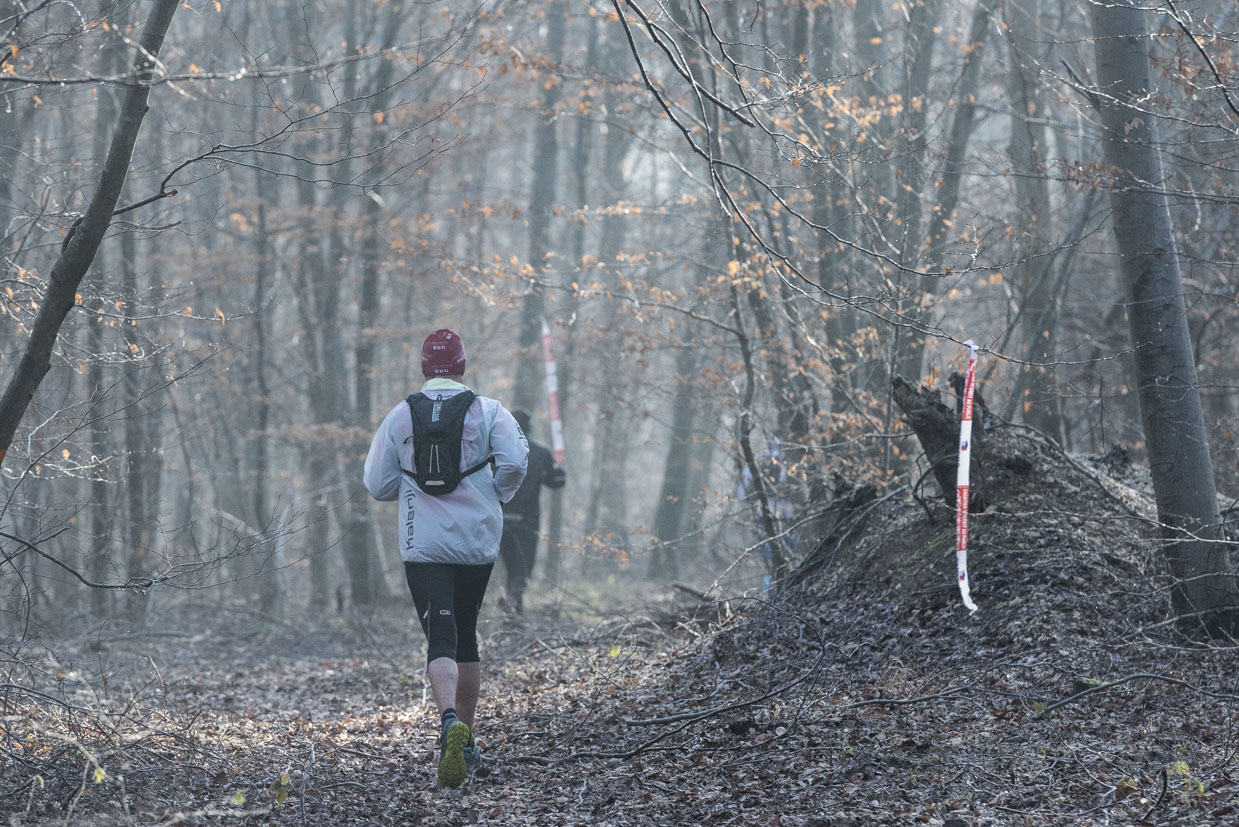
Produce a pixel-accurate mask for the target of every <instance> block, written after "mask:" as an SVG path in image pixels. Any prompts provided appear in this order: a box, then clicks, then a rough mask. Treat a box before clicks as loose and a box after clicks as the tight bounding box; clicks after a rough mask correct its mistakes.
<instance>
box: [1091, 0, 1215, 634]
mask: <svg viewBox="0 0 1239 827" xmlns="http://www.w3.org/2000/svg"><path fill="white" fill-rule="evenodd" d="M1089 8H1090V12H1091V14H1092V21H1093V36H1094V43H1095V49H1096V58H1097V78H1098V84H1099V90H1098V101H1099V107H1100V110H1101V122H1102V126H1103V127H1104V129H1105V133H1104V135H1103V146H1104V150H1105V159H1106V162H1107V163H1108V164H1110V165H1111V166H1113V167H1114V168H1115V169H1116V171H1117V172H1118V173H1119V175H1120V176H1121V177H1120V179H1119V181H1118V182H1117V183H1116V186H1115V188H1114V189H1113V190H1111V193H1110V203H1111V206H1112V207H1113V210H1114V214H1113V218H1112V222H1113V225H1114V238H1115V241H1116V243H1117V246H1118V252H1119V264H1120V269H1121V271H1122V274H1123V280H1124V281H1125V282H1126V285H1127V292H1128V301H1129V302H1130V303H1129V305H1128V308H1127V317H1128V327H1129V329H1130V333H1131V343H1132V348H1133V350H1134V353H1135V365H1136V379H1137V385H1138V394H1139V399H1140V416H1141V419H1142V421H1143V424H1144V435H1145V442H1146V444H1147V446H1148V453H1149V466H1150V469H1151V471H1152V476H1153V492H1154V496H1155V499H1156V501H1157V514H1158V519H1159V521H1160V523H1161V526H1162V537H1163V540H1164V551H1165V554H1166V559H1167V562H1168V563H1169V565H1170V570H1171V572H1172V573H1173V574H1174V575H1175V577H1176V578H1177V579H1178V582H1177V583H1176V585H1175V588H1174V589H1173V591H1172V593H1171V597H1172V601H1173V605H1174V610H1175V612H1176V613H1177V614H1178V615H1179V616H1181V617H1185V618H1187V622H1188V624H1189V625H1191V624H1195V623H1203V624H1204V625H1205V628H1206V629H1208V630H1210V631H1212V630H1214V629H1216V628H1219V627H1220V628H1225V629H1228V630H1230V631H1231V632H1232V633H1233V631H1234V629H1235V627H1236V623H1235V607H1236V606H1237V605H1239V589H1237V588H1236V582H1235V578H1234V572H1233V568H1232V565H1231V563H1230V557H1229V547H1228V544H1226V543H1225V542H1224V541H1223V538H1222V537H1221V534H1220V522H1221V519H1220V516H1219V513H1218V504H1217V492H1216V489H1215V486H1214V481H1213V465H1212V461H1211V458H1210V455H1209V443H1208V440H1207V436H1206V433H1205V423H1204V416H1203V413H1202V411H1201V404H1200V390H1199V387H1198V385H1197V379H1196V369H1195V363H1194V360H1193V358H1192V347H1191V341H1190V338H1189V334H1188V328H1187V313H1186V311H1185V308H1184V303H1183V286H1182V280H1181V278H1180V274H1179V261H1178V254H1177V251H1176V249H1175V239H1174V232H1173V227H1172V226H1171V222H1170V211H1169V209H1168V206H1167V203H1166V197H1165V195H1164V194H1162V193H1161V192H1159V191H1158V188H1159V187H1161V185H1162V181H1163V180H1164V176H1163V172H1162V165H1161V158H1160V156H1159V155H1158V149H1157V141H1158V138H1157V133H1156V128H1155V124H1154V122H1153V120H1152V118H1151V117H1150V115H1149V114H1148V112H1147V111H1145V109H1144V107H1143V105H1142V104H1143V102H1144V101H1145V100H1147V98H1148V96H1149V95H1150V94H1152V93H1153V92H1154V91H1155V90H1154V89H1153V83H1152V78H1151V69H1150V61H1149V53H1148V49H1149V46H1148V37H1147V33H1146V30H1145V15H1146V14H1148V12H1147V11H1145V10H1143V9H1140V8H1137V7H1136V6H1135V5H1133V3H1132V0H1113V2H1108V3H1094V4H1091V5H1090V6H1089ZM1198 613H1199V614H1198Z"/></svg>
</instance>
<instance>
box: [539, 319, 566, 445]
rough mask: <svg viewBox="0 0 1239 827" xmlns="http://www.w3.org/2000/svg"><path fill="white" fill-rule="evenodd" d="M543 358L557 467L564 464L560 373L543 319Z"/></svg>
mask: <svg viewBox="0 0 1239 827" xmlns="http://www.w3.org/2000/svg"><path fill="white" fill-rule="evenodd" d="M542 359H543V361H544V362H545V363H546V392H547V396H548V397H549V399H548V402H549V404H550V409H551V453H552V454H554V455H555V467H556V468H562V467H563V465H564V421H563V420H562V419H561V418H560V416H559V373H558V370H557V369H556V367H555V351H554V350H553V349H552V348H551V328H550V327H549V326H548V325H547V323H546V318H545V317H543V319H542Z"/></svg>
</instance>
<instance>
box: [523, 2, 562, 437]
mask: <svg viewBox="0 0 1239 827" xmlns="http://www.w3.org/2000/svg"><path fill="white" fill-rule="evenodd" d="M567 16H568V4H567V2H566V0H564V2H556V3H553V4H551V5H550V6H549V7H548V9H547V35H546V51H547V55H548V57H549V58H550V63H551V66H552V67H553V68H554V70H555V71H558V69H559V66H560V65H561V64H562V63H563V59H564V28H565V19H566V18H567ZM547 81H548V82H546V83H544V84H543V87H542V102H541V107H540V112H539V121H538V127H537V129H535V130H534V139H533V151H534V160H533V191H532V193H531V195H530V198H529V264H530V266H531V267H533V269H534V272H535V273H541V272H543V269H544V268H545V266H546V256H547V254H548V253H549V252H550V250H551V208H552V206H553V204H554V202H555V193H556V191H557V189H558V183H557V178H558V172H557V170H558V167H559V138H558V133H557V131H556V130H557V120H556V117H555V116H556V110H557V109H558V108H559V100H560V97H561V95H562V92H561V89H560V84H559V83H558V79H557V78H548V79H547ZM544 310H545V300H544V299H543V296H542V292H541V291H540V290H537V289H534V290H530V291H529V292H528V293H526V294H525V298H524V300H523V301H522V303H521V329H520V338H519V340H518V344H519V345H520V361H519V363H518V364H517V367H516V386H515V387H514V388H513V389H512V399H513V404H514V405H515V407H517V408H524V409H525V410H527V411H530V412H533V411H536V410H538V409H539V406H538V401H539V399H540V397H541V395H542V394H541V391H542V360H541V351H540V350H539V348H538V345H539V343H540V342H541V341H542V316H543V313H544Z"/></svg>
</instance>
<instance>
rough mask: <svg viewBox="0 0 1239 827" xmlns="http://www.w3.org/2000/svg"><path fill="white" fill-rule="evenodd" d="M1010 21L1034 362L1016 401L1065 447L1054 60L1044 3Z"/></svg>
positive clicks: (1026, 345) (1024, 368)
mask: <svg viewBox="0 0 1239 827" xmlns="http://www.w3.org/2000/svg"><path fill="white" fill-rule="evenodd" d="M1004 8H1005V15H1004V19H1005V22H1006V24H1007V26H1006V31H1007V37H1008V44H1009V46H1010V50H1009V51H1010V55H1011V68H1010V70H1009V74H1008V76H1007V90H1008V96H1009V97H1010V99H1011V101H1012V104H1013V106H1012V112H1011V138H1010V142H1009V143H1008V146H1007V153H1008V155H1009V156H1010V159H1011V164H1012V167H1013V168H1014V169H1015V170H1017V174H1016V175H1015V176H1014V186H1015V208H1016V210H1017V213H1016V223H1015V226H1016V227H1019V228H1020V232H1019V235H1018V236H1017V241H1016V245H1017V246H1016V248H1015V250H1014V252H1015V257H1016V262H1017V263H1016V266H1015V283H1016V285H1018V288H1019V290H1020V291H1021V294H1022V295H1021V302H1020V310H1019V321H1020V336H1021V339H1022V340H1023V341H1022V342H1021V353H1022V354H1023V356H1024V358H1025V359H1026V360H1027V361H1028V362H1029V363H1030V364H1026V365H1021V366H1020V373H1019V376H1018V377H1017V379H1016V384H1015V391H1014V393H1012V398H1011V402H1012V404H1014V405H1021V406H1022V407H1023V411H1022V412H1021V413H1022V414H1023V418H1024V421H1025V422H1027V423H1028V424H1030V425H1033V426H1035V427H1036V428H1039V429H1040V430H1042V431H1044V432H1045V433H1047V434H1049V435H1050V436H1051V437H1053V438H1054V439H1055V440H1056V441H1057V442H1058V443H1059V444H1063V443H1064V442H1066V437H1065V434H1064V432H1063V421H1062V410H1061V402H1060V399H1059V395H1058V383H1057V382H1056V381H1055V378H1054V372H1053V370H1051V369H1050V368H1048V367H1046V366H1045V365H1044V362H1045V361H1046V360H1047V359H1050V358H1052V356H1051V354H1053V352H1054V349H1055V344H1056V341H1057V335H1056V334H1057V331H1058V324H1057V321H1058V314H1057V312H1055V311H1056V307H1055V303H1056V302H1057V300H1058V296H1057V295H1056V293H1055V291H1054V290H1053V281H1054V278H1053V277H1054V268H1053V266H1052V265H1053V257H1051V256H1048V255H1046V247H1047V243H1048V242H1047V239H1048V238H1049V235H1050V233H1051V231H1052V229H1053V227H1052V221H1051V214H1052V213H1051V210H1050V189H1049V185H1048V183H1047V181H1046V177H1045V154H1046V152H1047V151H1048V149H1049V147H1048V146H1047V143H1048V139H1049V131H1048V130H1047V129H1046V120H1047V118H1048V115H1049V107H1048V105H1047V104H1046V101H1045V95H1044V94H1043V92H1042V90H1041V88H1040V85H1039V81H1038V77H1039V76H1040V74H1041V72H1042V67H1043V66H1044V65H1045V63H1046V62H1047V61H1048V60H1049V45H1050V44H1049V43H1048V42H1047V41H1046V40H1045V37H1044V33H1045V32H1046V31H1051V30H1054V29H1055V28H1056V27H1054V26H1052V25H1047V22H1046V15H1045V9H1044V8H1042V7H1041V5H1040V3H1039V2H1038V0H1017V1H1016V2H1009V3H1007V4H1006V5H1005V7H1004Z"/></svg>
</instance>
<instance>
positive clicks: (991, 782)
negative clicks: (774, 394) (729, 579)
mask: <svg viewBox="0 0 1239 827" xmlns="http://www.w3.org/2000/svg"><path fill="white" fill-rule="evenodd" d="M1000 448H1001V451H1000V452H999V453H1000V454H1001V455H1004V456H1009V457H1011V458H1015V457H1017V456H1018V457H1019V458H1020V461H1019V462H1015V461H1012V462H1010V463H1009V468H1007V466H1006V465H1004V466H1003V467H1004V468H1007V470H1006V471H1002V470H999V471H996V472H994V473H993V474H991V479H990V480H989V482H990V485H991V488H990V489H989V490H990V491H991V493H992V494H994V495H995V500H994V501H995V502H999V503H1000V504H1001V506H1000V508H999V509H997V510H995V511H993V512H991V513H988V514H985V515H979V516H978V518H977V520H976V525H975V527H974V540H975V542H974V549H975V554H974V559H973V562H972V568H973V572H974V582H975V586H974V596H975V598H976V600H977V602H978V603H979V604H980V606H981V610H980V611H979V612H978V613H977V614H975V615H971V616H970V615H968V613H967V612H966V610H965V609H963V608H962V606H961V605H960V603H959V599H958V594H957V593H956V591H955V588H954V586H953V577H952V570H953V555H952V554H951V549H952V548H953V546H952V536H953V535H952V531H951V528H950V524H949V522H948V521H946V520H944V519H942V517H943V514H942V513H941V512H944V511H945V509H944V508H942V507H941V506H937V505H935V504H933V503H927V504H926V505H925V506H922V505H918V504H916V503H913V502H911V501H901V500H898V499H896V498H890V499H886V500H880V501H878V502H877V503H874V504H872V505H871V506H870V507H868V508H867V510H865V511H864V512H863V513H858V514H855V515H852V516H850V517H849V518H848V519H847V520H846V521H845V522H844V523H841V524H840V525H838V526H836V527H835V529H834V530H832V531H831V532H829V533H828V534H827V536H826V537H824V538H823V541H822V543H821V544H819V546H818V548H817V550H816V551H814V552H813V553H812V554H810V555H809V556H808V557H807V558H806V559H805V561H804V564H803V566H802V568H801V570H800V571H799V573H798V575H797V576H796V577H795V578H793V582H792V583H791V584H789V586H788V587H787V588H786V590H785V591H783V592H782V593H781V594H780V595H778V596H777V598H774V599H773V600H771V601H770V602H766V601H763V600H758V599H755V598H751V597H743V596H734V597H733V598H732V599H730V600H726V601H721V602H719V603H714V604H710V605H706V606H700V607H698V610H697V612H696V616H695V617H688V616H685V617H683V618H681V620H680V622H678V623H669V622H666V620H665V619H663V620H662V622H655V621H654V620H653V619H651V614H652V613H651V612H649V611H646V610H644V609H641V608H636V607H633V608H631V609H630V610H629V611H628V612H626V613H623V614H620V613H618V612H617V613H615V614H612V615H609V616H607V617H605V618H604V619H602V620H600V621H597V622H592V623H591V624H590V625H583V624H582V623H580V622H577V621H574V619H573V618H571V617H569V616H568V615H567V614H564V613H561V614H559V615H558V616H557V617H554V618H552V617H550V616H548V615H546V614H544V613H539V612H533V613H531V614H530V615H529V616H528V617H526V618H524V619H523V620H522V621H520V622H516V621H514V620H512V619H511V618H508V617H506V616H504V615H503V614H502V613H500V612H499V611H498V610H497V609H495V608H493V607H491V608H489V609H488V610H487V612H486V613H484V615H483V628H482V632H483V635H484V638H485V642H484V658H485V659H486V663H487V673H486V680H485V686H484V691H483V705H482V709H481V713H480V726H479V737H480V739H481V742H482V746H483V749H484V750H485V752H486V754H487V756H488V759H489V760H488V770H489V771H488V772H487V773H485V774H484V777H482V776H479V777H474V778H471V779H470V780H469V781H467V782H466V784H465V785H464V786H463V787H462V788H460V789H459V790H443V789H438V788H436V786H435V777H434V762H433V754H434V751H435V745H434V735H435V730H436V726H435V721H434V717H435V716H434V714H433V712H432V711H431V709H430V707H429V704H428V703H426V702H425V701H424V698H423V683H422V680H421V676H420V674H419V670H420V665H421V655H420V652H421V646H422V643H421V640H420V636H419V635H415V634H413V627H412V617H411V614H410V613H409V612H408V607H402V606H400V605H396V606H393V607H391V609H390V610H384V611H383V612H382V613H381V614H379V615H376V616H375V617H373V618H371V619H370V620H368V621H364V622H363V621H361V620H359V619H357V618H344V617H335V618H333V617H325V618H319V619H318V620H317V621H316V622H315V623H313V624H311V623H306V622H301V623H297V622H289V621H286V622H283V623H279V624H271V623H269V622H267V621H266V620H265V619H262V618H258V617H255V616H253V615H249V614H247V613H245V612H243V611H240V610H230V611H221V610H220V609H219V608H218V607H215V608H212V607H211V606H207V605H202V604H197V605H190V606H186V607H183V610H182V611H181V612H180V613H179V614H178V615H177V617H175V618H170V619H169V620H168V621H167V622H165V623H164V624H162V625H161V627H160V628H159V629H158V630H157V631H156V630H152V629H150V628H149V627H148V628H147V630H146V631H145V632H144V633H143V632H135V633H134V635H133V636H131V637H129V638H128V639H125V640H123V641H120V640H118V641H117V642H113V643H109V644H108V645H107V647H106V650H105V651H104V652H103V653H95V654H91V653H90V652H88V651H86V650H82V652H81V657H82V659H83V661H87V660H90V659H92V658H93V659H94V660H95V661H97V662H99V663H105V664H108V665H109V668H111V669H112V671H113V674H114V675H115V676H116V678H115V680H113V682H112V683H111V684H110V685H109V687H108V688H107V690H106V692H107V693H108V699H107V700H108V704H109V708H110V709H111V710H113V718H112V720H113V725H114V727H115V730H114V731H115V733H116V734H117V735H118V736H119V740H118V739H117V738H116V737H114V738H113V740H114V741H115V743H112V744H111V746H108V747H105V741H106V739H102V738H100V739H97V740H95V741H92V742H91V743H90V744H84V745H85V746H87V747H88V750H89V751H90V752H91V754H92V755H93V756H95V758H96V759H97V760H98V763H99V765H100V767H101V768H102V769H103V770H105V774H104V776H103V777H102V778H100V779H99V780H98V783H95V779H94V778H93V777H92V775H93V769H92V766H93V765H92V764H91V762H90V761H87V760H84V759H83V758H82V757H81V755H82V754H84V753H79V754H77V755H75V754H73V752H72V751H67V752H65V753H64V756H63V760H62V763H63V765H64V766H65V767H66V769H65V770H64V772H63V773H62V774H61V775H60V776H57V777H52V776H50V775H46V774H45V775H44V781H45V786H44V787H38V788H37V789H36V786H37V785H35V784H33V783H31V782H30V781H29V780H27V782H26V783H27V788H29V789H31V790H33V791H32V792H30V793H29V794H23V796H20V797H10V798H9V799H6V801H7V802H8V807H9V812H10V813H11V814H12V815H11V816H10V822H11V823H14V824H25V823H40V824H43V823H47V824H55V823H69V824H78V823H94V824H124V823H135V824H277V825H300V824H442V825H466V824H496V825H501V824H517V825H519V824H530V825H532V824H538V825H577V824H581V825H586V824H589V825H593V824H610V825H644V824H685V825H688V824H705V823H709V824H719V825H723V824H736V825H740V824H744V825H748V824H775V825H817V827H824V826H825V825H869V824H934V825H951V827H961V826H962V825H991V824H993V825H1005V824H1056V825H1058V824H1085V825H1089V824H1096V825H1101V824H1113V823H1124V824H1128V823H1137V824H1176V825H1193V824H1226V823H1235V822H1236V821H1239V784H1237V783H1236V781H1235V780H1233V779H1234V775H1235V773H1236V766H1235V757H1236V755H1239V693H1237V691H1236V686H1235V681H1236V676H1239V668H1236V667H1239V662H1237V661H1239V650H1237V649H1236V648H1235V647H1234V646H1232V645H1222V644H1213V645H1208V646H1202V645H1198V644H1194V643H1191V642H1189V641H1187V640H1184V639H1182V638H1181V637H1180V636H1179V635H1178V634H1177V633H1176V632H1175V631H1174V628H1173V627H1172V626H1171V625H1169V624H1168V623H1166V622H1164V618H1165V611H1166V602H1167V601H1166V597H1165V594H1166V592H1165V586H1166V576H1165V574H1164V565H1162V564H1161V563H1160V561H1159V558H1158V552H1157V547H1156V542H1155V540H1154V538H1153V534H1154V532H1153V528H1152V526H1151V524H1150V523H1149V522H1148V521H1147V520H1146V519H1145V517H1144V516H1143V515H1144V514H1145V513H1146V512H1147V502H1145V501H1143V500H1142V496H1143V495H1142V494H1141V492H1140V488H1139V486H1138V485H1136V484H1135V481H1133V480H1131V479H1126V481H1125V478H1124V476H1123V475H1124V474H1126V473H1127V472H1125V471H1122V469H1119V470H1118V471H1116V472H1115V475H1114V476H1110V475H1109V472H1108V471H1106V470H1105V469H1102V468H1100V467H1085V466H1082V465H1079V464H1076V463H1073V462H1071V461H1066V460H1064V459H1063V458H1061V457H1055V456H1054V455H1053V453H1052V451H1050V450H1048V449H1046V448H1044V447H1041V446H1038V445H1036V444H1034V443H1031V442H1027V441H1020V440H1014V439H1013V441H1012V442H1011V443H1010V444H1009V445H1005V446H1000ZM1002 451H1006V452H1007V453H1006V454H1002ZM991 470H992V469H991ZM1051 470H1052V471H1053V474H1049V472H1050V471H1051ZM1051 477H1052V479H1053V480H1054V481H1053V482H1052V483H1048V482H1047V480H1048V479H1051ZM1129 483H1131V484H1129ZM931 518H932V519H931ZM122 666H125V668H127V669H129V670H130V671H129V672H128V673H127V674H128V675H130V676H131V677H128V678H125V679H124V680H123V681H122V679H121V677H122V674H124V670H123V669H122ZM156 667H157V669H156ZM93 691H94V696H95V697H96V698H98V697H100V687H98V686H96V687H95V688H94V690H93ZM78 732H79V736H80V737H81V738H83V739H84V738H86V737H87V736H88V735H90V733H89V732H88V731H87V730H86V729H85V728H81V727H79V729H78ZM92 737H93V736H92ZM92 760H93V759H92ZM121 776H124V778H123V789H122V780H121ZM14 782H16V783H21V779H20V778H11V779H8V786H9V788H10V789H12V788H13V785H14ZM27 795H28V801H29V803H28V804H27ZM122 797H123V801H124V803H123V804H122ZM14 802H16V806H14ZM27 806H28V810H27V809H25V808H26V807H27ZM27 813H28V815H27Z"/></svg>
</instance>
